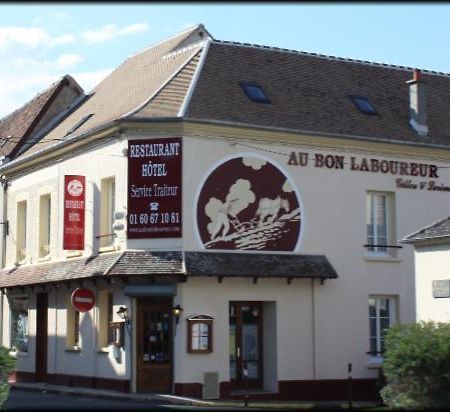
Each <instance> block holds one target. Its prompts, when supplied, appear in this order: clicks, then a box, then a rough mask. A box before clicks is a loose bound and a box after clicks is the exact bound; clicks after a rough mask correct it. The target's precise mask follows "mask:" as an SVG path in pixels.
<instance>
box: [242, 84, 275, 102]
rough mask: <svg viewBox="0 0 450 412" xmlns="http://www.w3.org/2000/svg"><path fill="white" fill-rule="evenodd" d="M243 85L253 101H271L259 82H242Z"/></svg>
mask: <svg viewBox="0 0 450 412" xmlns="http://www.w3.org/2000/svg"><path fill="white" fill-rule="evenodd" d="M241 87H242V89H243V90H244V92H245V94H246V95H247V97H248V98H249V99H250V100H251V101H252V102H257V103H270V100H269V98H268V97H267V96H266V94H265V93H264V90H263V89H262V87H261V86H260V85H259V84H256V83H245V82H242V83H241Z"/></svg>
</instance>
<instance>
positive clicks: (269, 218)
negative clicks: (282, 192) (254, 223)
mask: <svg viewBox="0 0 450 412" xmlns="http://www.w3.org/2000/svg"><path fill="white" fill-rule="evenodd" d="M281 209H284V210H285V211H286V212H289V201H288V200H287V199H283V198H281V197H280V196H278V197H276V198H275V199H269V198H268V197H263V198H262V199H260V201H259V205H258V209H257V210H256V214H255V216H256V217H257V218H259V221H258V226H262V225H263V224H265V223H273V222H274V221H275V219H276V218H277V217H278V213H280V210H281Z"/></svg>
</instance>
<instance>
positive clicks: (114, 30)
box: [81, 23, 148, 43]
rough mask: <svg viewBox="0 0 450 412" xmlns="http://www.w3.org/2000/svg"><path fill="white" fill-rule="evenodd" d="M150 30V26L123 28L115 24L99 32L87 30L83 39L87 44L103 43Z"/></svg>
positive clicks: (136, 25) (82, 35) (132, 25)
mask: <svg viewBox="0 0 450 412" xmlns="http://www.w3.org/2000/svg"><path fill="white" fill-rule="evenodd" d="M146 30H148V24H146V23H135V24H130V25H128V26H124V27H122V28H120V27H118V26H117V25H115V24H108V25H106V26H103V27H101V28H100V29H99V30H87V31H85V32H83V33H82V34H81V38H82V39H83V40H85V41H86V42H87V43H102V42H106V41H109V40H112V39H115V38H117V37H121V36H126V35H128V34H133V33H139V32H143V31H146Z"/></svg>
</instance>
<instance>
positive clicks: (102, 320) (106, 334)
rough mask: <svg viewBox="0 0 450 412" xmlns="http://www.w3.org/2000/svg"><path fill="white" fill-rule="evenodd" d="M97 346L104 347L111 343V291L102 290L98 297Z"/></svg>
mask: <svg viewBox="0 0 450 412" xmlns="http://www.w3.org/2000/svg"><path fill="white" fill-rule="evenodd" d="M98 311H99V312H98V325H97V333H98V335H97V336H98V347H99V348H105V347H106V346H108V345H109V344H111V342H112V339H113V334H112V330H111V322H112V320H113V292H111V291H109V290H102V291H100V293H99V298H98Z"/></svg>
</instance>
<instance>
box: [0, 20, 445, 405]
mask: <svg viewBox="0 0 450 412" xmlns="http://www.w3.org/2000/svg"><path fill="white" fill-rule="evenodd" d="M0 137H1V136H0ZM0 174H1V175H3V176H4V182H5V183H4V191H3V194H2V200H1V201H2V202H3V203H2V205H3V208H0V210H2V213H1V215H2V218H1V222H9V225H8V226H9V230H8V231H6V230H4V231H3V232H2V247H3V248H4V251H5V253H4V258H3V261H2V266H3V268H2V270H1V272H0V290H1V295H0V299H1V306H2V311H1V321H2V328H1V335H0V343H3V345H5V346H8V347H11V348H13V349H14V350H15V352H16V355H17V358H18V371H17V379H18V380H21V381H43V382H49V383H60V384H66V385H80V386H90V387H95V388H107V389H115V390H122V391H131V392H160V393H173V394H178V395H186V396H195V397H200V398H201V397H203V398H205V399H214V398H221V399H230V398H233V397H239V396H240V394H241V392H240V391H241V390H242V389H243V388H244V387H247V388H249V389H250V390H251V396H252V397H255V398H256V397H258V396H259V397H265V398H271V399H282V400H338V399H345V398H346V397H347V376H348V372H347V371H348V366H349V364H351V365H352V377H353V382H354V395H355V399H361V400H368V399H374V398H375V397H376V381H377V378H378V376H379V367H380V364H381V362H382V360H383V351H384V330H385V329H386V328H387V327H389V325H391V324H392V323H394V322H414V321H415V319H416V304H415V299H414V250H413V248H412V247H411V246H410V245H403V244H400V243H399V242H398V239H402V238H404V237H405V236H406V235H407V234H409V233H412V232H413V231H414V230H415V229H416V228H417V227H420V226H425V225H426V224H427V223H428V222H429V221H432V220H433V216H445V215H446V214H448V210H449V206H450V76H449V75H447V74H444V73H435V72H429V71H425V70H424V71H419V70H413V69H412V68H407V67H399V66H391V65H383V64H375V63H370V62H362V61H355V60H349V59H341V58H336V57H332V56H323V55H316V54H312V53H305V52H300V51H295V50H286V49H279V48H272V47H266V46H257V45H250V44H242V43H234V42H227V41H221V40H217V39H214V38H213V37H212V36H211V35H210V34H209V33H208V31H207V30H206V29H205V27H203V26H202V25H198V26H196V27H193V28H191V29H188V30H186V31H184V32H182V33H180V34H178V35H176V36H174V37H172V38H169V39H167V40H165V41H162V42H160V43H158V44H156V45H154V46H152V47H150V48H148V49H146V50H143V51H142V52H139V53H137V54H135V55H133V56H131V57H129V58H127V59H126V60H125V61H124V62H123V63H122V64H121V65H120V66H119V67H117V68H116V69H115V70H114V71H113V72H112V73H111V74H110V75H109V76H107V77H106V78H105V79H104V80H103V81H102V82H101V83H99V84H98V86H96V87H95V88H94V89H93V90H92V91H91V92H90V93H89V94H88V95H87V96H86V98H85V99H84V100H83V102H82V103H81V104H80V105H79V106H77V107H76V108H75V109H74V110H73V111H71V113H70V114H68V115H67V116H66V117H65V118H64V119H63V120H62V121H61V122H60V123H59V124H58V125H57V126H56V127H54V128H53V129H52V130H51V131H49V132H47V133H45V134H44V135H43V136H42V137H41V138H40V139H39V144H30V145H28V146H27V147H26V148H24V149H23V150H22V151H21V152H20V153H18V155H17V156H15V157H14V158H12V159H11V160H10V161H8V162H5V163H4V164H3V165H1V166H0ZM4 226H5V225H3V227H4ZM0 229H1V228H0Z"/></svg>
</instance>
